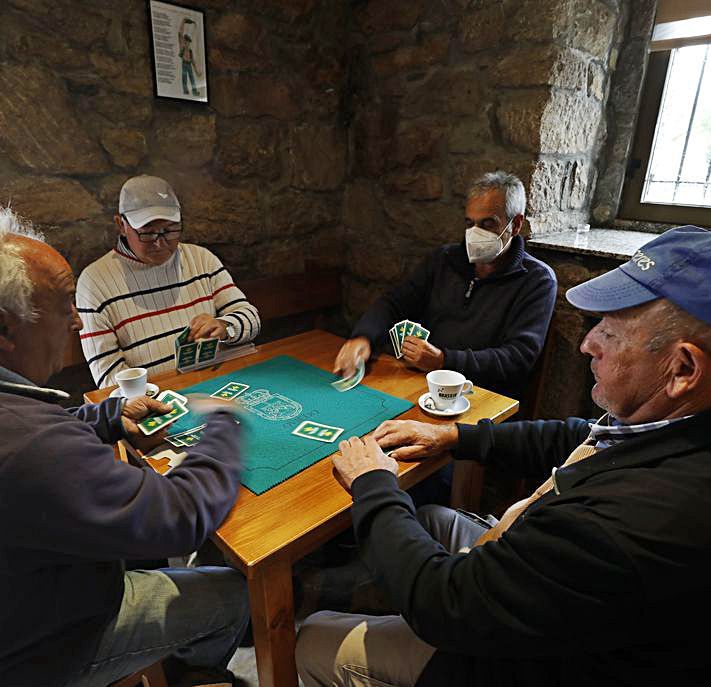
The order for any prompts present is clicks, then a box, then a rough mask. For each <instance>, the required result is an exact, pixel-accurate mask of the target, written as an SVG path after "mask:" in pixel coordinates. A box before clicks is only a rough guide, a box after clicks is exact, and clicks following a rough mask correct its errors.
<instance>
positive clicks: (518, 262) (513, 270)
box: [445, 235, 528, 282]
mask: <svg viewBox="0 0 711 687" xmlns="http://www.w3.org/2000/svg"><path fill="white" fill-rule="evenodd" d="M524 247H525V244H524V241H523V238H522V237H521V236H520V235H518V236H514V237H513V239H511V245H510V246H509V247H508V250H507V251H506V253H505V256H506V260H505V261H504V263H503V264H502V265H501V266H500V267H499V269H498V270H497V271H496V272H494V274H492V275H490V276H488V277H485V278H484V279H480V278H479V277H477V276H476V271H475V267H474V265H473V264H472V263H471V262H469V258H468V256H467V249H466V246H465V245H464V241H462V242H461V243H453V244H450V245H449V246H447V247H446V248H445V255H446V256H447V259H448V260H449V262H450V263H451V264H452V266H453V267H454V269H455V270H457V272H459V273H460V274H463V275H464V276H465V277H466V278H467V279H479V281H482V282H486V281H495V280H496V279H505V278H508V277H510V276H511V275H514V274H520V273H521V272H527V271H528V270H527V269H526V268H525V267H524V266H523V258H524V257H525V255H526V251H525V250H524Z"/></svg>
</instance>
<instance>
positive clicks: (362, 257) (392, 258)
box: [346, 239, 405, 283]
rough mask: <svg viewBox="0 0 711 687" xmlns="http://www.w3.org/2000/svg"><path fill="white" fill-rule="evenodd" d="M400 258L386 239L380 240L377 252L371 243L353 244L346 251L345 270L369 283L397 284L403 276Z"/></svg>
mask: <svg viewBox="0 0 711 687" xmlns="http://www.w3.org/2000/svg"><path fill="white" fill-rule="evenodd" d="M403 262H404V261H403V259H402V256H401V255H400V254H399V253H398V251H397V249H396V244H393V243H392V242H391V241H388V240H387V239H385V240H382V239H381V242H380V245H379V246H378V250H373V245H372V243H354V244H352V245H351V246H350V247H349V249H348V256H347V261H346V265H347V269H348V272H349V273H350V274H351V275H354V276H355V277H357V278H358V279H360V280H363V281H371V282H381V283H382V282H390V283H393V282H397V281H400V280H401V279H402V278H403V277H404V276H405V275H404V265H403Z"/></svg>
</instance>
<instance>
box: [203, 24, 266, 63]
mask: <svg viewBox="0 0 711 687" xmlns="http://www.w3.org/2000/svg"><path fill="white" fill-rule="evenodd" d="M209 52H210V66H211V68H214V69H218V70H225V71H229V70H233V69H235V70H245V69H249V70H250V71H269V70H271V69H273V65H274V56H273V55H272V52H271V49H270V46H269V42H268V40H267V31H266V27H265V26H264V24H263V23H261V22H260V21H258V20H257V19H255V18H253V17H247V16H245V15H244V14H239V13H237V12H229V13H227V14H223V15H221V16H220V17H219V18H218V19H217V20H216V21H215V22H212V23H211V24H210V42H209Z"/></svg>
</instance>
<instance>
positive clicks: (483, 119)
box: [449, 103, 493, 153]
mask: <svg viewBox="0 0 711 687" xmlns="http://www.w3.org/2000/svg"><path fill="white" fill-rule="evenodd" d="M491 109H492V105H491V104H490V103H486V104H485V105H483V106H482V107H481V109H480V111H479V116H477V117H467V118H466V119H459V120H457V121H455V122H454V123H453V124H452V129H451V131H450V133H449V152H450V153H476V152H480V153H481V152H485V151H486V149H487V148H489V147H490V146H491V142H492V140H493V134H492V131H491V124H490V122H489V111H490V110H491Z"/></svg>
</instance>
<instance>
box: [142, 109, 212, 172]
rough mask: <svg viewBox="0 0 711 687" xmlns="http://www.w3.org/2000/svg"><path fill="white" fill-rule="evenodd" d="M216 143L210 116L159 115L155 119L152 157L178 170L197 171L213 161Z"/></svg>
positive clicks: (181, 113) (186, 114) (188, 114)
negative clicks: (177, 167) (167, 161)
mask: <svg viewBox="0 0 711 687" xmlns="http://www.w3.org/2000/svg"><path fill="white" fill-rule="evenodd" d="M216 141H217V131H216V118H215V115H214V114H207V113H206V114H190V113H188V112H185V113H183V112H180V113H173V112H171V113H170V114H168V113H163V114H162V115H161V116H160V117H158V118H157V122H156V129H155V137H154V146H153V150H154V154H155V156H156V157H157V158H163V159H166V160H169V161H170V162H172V163H175V164H176V165H178V166H179V167H180V168H184V167H200V166H202V165H204V164H207V163H208V162H211V161H212V159H213V151H214V149H215V143H216Z"/></svg>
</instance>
